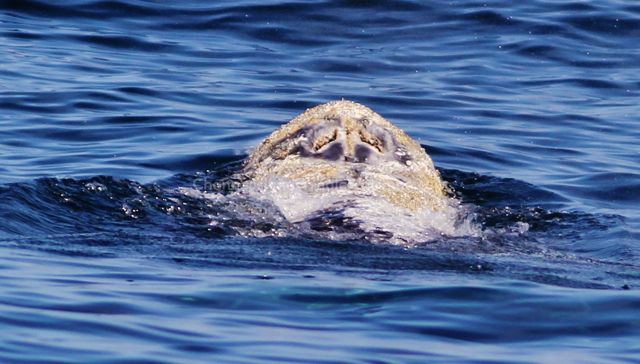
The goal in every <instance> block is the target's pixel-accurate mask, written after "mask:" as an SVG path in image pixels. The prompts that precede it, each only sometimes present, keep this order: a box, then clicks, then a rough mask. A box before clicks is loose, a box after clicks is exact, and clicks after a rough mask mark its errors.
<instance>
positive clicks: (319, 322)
mask: <svg viewBox="0 0 640 364" xmlns="http://www.w3.org/2000/svg"><path fill="white" fill-rule="evenodd" d="M639 39H640V4H638V3H637V2H636V1H632V0H628V1H623V0H600V1H560V0H532V1H526V2H511V1H506V0H505V1H499V0H496V1H490V0H489V1H472V0H460V1H439V0H438V1H429V2H427V1H417V0H415V1H413V0H402V1H360V0H342V1H314V0H300V1H291V2H289V1H276V0H265V1H257V0H246V1H215V2H214V1H209V2H204V1H193V0H185V1H174V2H165V1H153V0H111V1H88V0H57V1H53V0H37V1H36V0H3V1H0V49H1V50H2V51H1V52H2V53H1V57H0V363H29V364H31V363H218V362H229V363H267V362H272V363H284V362H292V363H460V362H469V363H557V362H559V361H563V362H572V363H640V293H639V292H640V290H639V289H640V261H639V259H640V209H639V208H638V205H639V204H640V42H639ZM341 98H345V99H350V100H354V101H357V102H360V103H363V104H365V105H367V106H369V107H371V108H372V109H374V110H375V111H377V112H378V113H380V114H381V115H383V116H384V117H386V118H387V119H389V120H390V121H392V122H393V123H395V124H396V125H397V126H399V127H401V128H402V129H404V130H405V131H406V132H407V133H408V134H409V135H411V136H412V137H413V138H415V139H416V140H418V141H419V142H420V143H421V144H422V146H423V147H424V148H425V150H426V151H427V152H428V153H429V155H430V156H431V157H432V158H433V160H434V162H435V164H436V167H437V168H438V169H439V170H440V173H441V175H442V177H443V178H444V179H445V180H446V181H447V182H448V183H449V185H450V186H451V187H452V188H453V190H455V193H456V195H457V196H458V198H459V199H460V200H461V201H462V202H463V204H464V205H465V206H466V207H467V208H469V209H470V211H472V216H473V222H474V224H475V225H476V226H477V227H478V228H479V229H480V230H481V231H482V234H480V235H479V236H457V237H450V236H443V237H441V238H439V239H432V240H429V241H425V242H423V243H421V244H416V245H412V246H403V245H394V244H390V243H389V244H386V243H384V242H381V243H375V244H374V243H371V242H369V241H366V240H364V239H363V240H359V239H349V240H339V239H337V240H336V239H330V238H323V237H322V236H312V237H310V236H304V235H300V234H293V233H290V232H291V231H290V229H291V228H290V226H288V225H287V224H286V223H284V222H282V221H280V220H277V219H275V218H274V217H273V216H274V215H273V214H270V213H265V214H263V215H261V216H258V215H256V214H255V213H254V214H244V213H242V211H244V210H247V209H248V210H250V209H252V208H254V206H253V205H251V204H248V205H234V206H221V205H220V204H217V203H212V202H211V201H208V200H207V199H204V198H199V197H198V196H189V195H185V194H180V193H179V191H180V189H181V188H194V187H196V188H197V186H198V185H199V183H201V182H202V181H210V182H212V183H215V182H216V181H217V180H218V179H220V178H224V177H225V176H228V175H229V174H231V173H233V172H234V171H236V170H237V169H238V168H239V166H240V165H241V164H242V161H243V160H244V158H245V157H246V156H247V154H248V153H249V151H250V148H252V147H253V146H255V145H256V144H257V143H259V141H260V140H261V139H262V138H264V137H265V136H267V135H268V134H269V133H271V132H272V131H273V130H274V129H275V128H277V127H278V126H279V125H281V124H282V123H285V122H286V121H288V120H290V119H291V118H292V117H294V116H295V115H297V114H299V113H300V112H302V111H304V110H305V109H306V108H308V107H312V106H314V105H316V104H319V103H323V102H326V101H329V100H335V99H341ZM301 203H302V201H301ZM243 209H244V210H243ZM230 211H233V212H234V213H230ZM238 211H240V212H238ZM389 218H390V219H393V218H394V217H393V216H390V217H389ZM213 222H215V223H213Z"/></svg>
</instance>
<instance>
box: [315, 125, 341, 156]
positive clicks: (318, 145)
mask: <svg viewBox="0 0 640 364" xmlns="http://www.w3.org/2000/svg"><path fill="white" fill-rule="evenodd" d="M336 139H338V129H333V132H332V133H329V134H326V135H323V136H321V137H319V138H317V139H316V140H315V142H314V143H313V150H314V151H315V152H317V151H319V150H320V149H322V147H324V146H325V145H327V144H329V143H331V142H333V141H335V140H336Z"/></svg>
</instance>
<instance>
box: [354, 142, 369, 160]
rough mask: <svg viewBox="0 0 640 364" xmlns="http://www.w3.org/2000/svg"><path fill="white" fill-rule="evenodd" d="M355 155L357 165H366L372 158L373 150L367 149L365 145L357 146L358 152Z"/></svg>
mask: <svg viewBox="0 0 640 364" xmlns="http://www.w3.org/2000/svg"><path fill="white" fill-rule="evenodd" d="M353 154H354V162H356V163H364V162H367V161H368V160H369V157H371V148H368V147H365V146H364V145H358V146H356V150H355V152H354V153H353Z"/></svg>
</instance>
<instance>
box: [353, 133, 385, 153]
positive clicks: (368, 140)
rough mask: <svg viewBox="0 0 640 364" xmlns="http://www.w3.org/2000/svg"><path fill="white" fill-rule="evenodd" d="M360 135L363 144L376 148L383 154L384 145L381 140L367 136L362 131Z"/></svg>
mask: <svg viewBox="0 0 640 364" xmlns="http://www.w3.org/2000/svg"><path fill="white" fill-rule="evenodd" d="M358 134H359V136H360V140H361V141H362V142H364V143H367V144H369V145H370V146H372V147H374V148H375V149H376V150H377V151H378V152H380V153H382V149H383V147H384V143H383V142H382V141H381V140H380V139H378V138H376V137H374V136H373V135H371V134H369V135H367V134H365V133H364V132H363V131H362V130H360V131H359V132H358Z"/></svg>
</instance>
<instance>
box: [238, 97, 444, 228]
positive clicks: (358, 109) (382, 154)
mask: <svg viewBox="0 0 640 364" xmlns="http://www.w3.org/2000/svg"><path fill="white" fill-rule="evenodd" d="M242 173H243V174H244V176H245V177H246V179H247V180H250V181H253V182H254V183H264V181H265V180H280V181H282V180H285V181H289V182H291V183H293V184H294V185H295V187H292V188H296V189H301V190H302V191H304V192H305V196H306V198H307V199H308V200H307V201H299V203H300V204H313V203H312V201H310V200H311V199H313V198H314V197H319V196H324V197H327V196H332V197H333V198H329V199H326V198H325V200H327V202H329V203H330V204H332V205H333V206H336V205H339V204H340V203H343V204H345V206H346V205H350V206H355V205H358V204H362V203H363V202H367V199H369V200H371V199H378V200H380V199H381V200H383V201H384V202H386V203H388V204H389V205H391V206H392V207H396V208H399V209H402V210H405V211H406V212H408V213H415V212H417V211H420V210H423V209H427V210H431V211H437V210H439V209H442V208H443V207H444V206H445V205H446V204H447V201H448V200H449V198H448V197H447V196H446V193H445V185H444V184H443V182H442V180H441V179H440V176H439V173H438V171H437V170H436V169H435V168H434V165H433V162H432V161H431V159H430V158H429V156H428V155H427V154H426V152H425V151H424V149H423V148H422V147H421V146H420V144H418V143H417V142H416V141H415V140H413V139H412V138H410V137H409V136H408V135H407V134H405V132H403V131H402V130H401V129H399V128H398V127H396V126H395V125H393V124H391V123H390V122H389V121H387V120H385V119H384V118H383V117H382V116H380V115H378V114H377V113H375V112H374V111H373V110H371V109H369V108H368V107H366V106H364V105H361V104H358V103H355V102H352V101H346V100H340V101H332V102H328V103H325V104H322V105H319V106H316V107H313V108H310V109H308V110H306V111H305V112H304V113H302V114H300V115H299V116H297V117H295V118H294V119H293V120H291V121H290V122H288V123H287V124H285V125H283V126H282V127H280V128H279V129H277V130H276V131H275V132H273V133H272V134H271V135H270V136H268V137H267V138H266V139H264V140H263V141H262V143H260V145H259V146H258V147H257V148H256V149H255V150H254V152H253V153H252V154H251V155H250V156H249V158H248V159H247V161H246V163H245V165H244V167H243V169H242ZM265 193H269V192H268V191H265ZM276 202H277V201H276ZM323 207H324V208H330V207H331V206H318V208H323ZM309 212H312V211H309ZM285 215H286V213H285ZM298 215H300V216H298ZM304 215H305V214H304V213H303V214H297V215H296V216H295V217H296V218H297V219H302V218H304Z"/></svg>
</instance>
